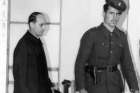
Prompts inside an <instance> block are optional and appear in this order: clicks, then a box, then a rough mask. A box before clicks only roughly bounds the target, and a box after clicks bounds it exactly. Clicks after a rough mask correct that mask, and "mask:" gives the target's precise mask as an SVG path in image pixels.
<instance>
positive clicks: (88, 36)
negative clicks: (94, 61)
mask: <svg viewBox="0 0 140 93" xmlns="http://www.w3.org/2000/svg"><path fill="white" fill-rule="evenodd" d="M92 43H93V36H92V33H91V31H90V32H89V31H87V32H86V33H85V34H84V35H83V37H82V39H81V42H80V47H79V51H78V55H77V59H76V63H75V84H76V91H79V90H80V89H85V63H86V62H87V60H88V58H89V55H90V51H91V49H92Z"/></svg>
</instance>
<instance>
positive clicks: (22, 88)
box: [13, 12, 52, 93]
mask: <svg viewBox="0 0 140 93" xmlns="http://www.w3.org/2000/svg"><path fill="white" fill-rule="evenodd" d="M46 23H47V19H46V17H45V15H44V14H43V13H40V12H33V13H32V14H31V15H30V16H29V19H28V25H29V31H27V32H26V34H25V35H24V36H23V37H22V38H21V39H20V40H19V42H18V44H17V46H16V48H15V50H14V58H13V76H14V93H52V90H51V87H52V83H51V80H50V78H49V76H48V69H47V62H46V57H45V53H44V50H43V45H42V42H41V40H40V37H41V36H42V35H43V32H44V31H45V29H46Z"/></svg>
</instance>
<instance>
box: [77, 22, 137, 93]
mask: <svg viewBox="0 0 140 93" xmlns="http://www.w3.org/2000/svg"><path fill="white" fill-rule="evenodd" d="M85 64H89V65H92V66H97V67H104V66H113V65H118V64H120V66H121V72H122V74H123V77H124V79H126V81H127V83H128V86H129V88H130V89H135V90H138V83H137V78H136V75H135V71H134V67H133V63H132V59H131V54H130V51H129V46H128V42H127V37H126V35H125V33H124V32H122V31H120V30H119V29H118V28H117V27H115V29H114V31H113V32H110V31H109V30H108V29H107V28H106V27H105V26H104V25H103V23H102V24H101V25H100V26H98V27H94V28H91V29H89V30H88V31H87V32H85V33H84V35H83V37H82V39H81V43H80V48H79V52H78V55H77V59H76V63H75V80H76V89H77V90H80V89H82V88H85V89H86V90H87V91H88V93H122V91H123V90H124V86H123V80H122V75H121V73H120V70H118V71H116V72H97V73H96V77H97V79H96V81H97V84H94V80H93V78H92V77H91V76H90V75H89V74H88V73H86V72H85Z"/></svg>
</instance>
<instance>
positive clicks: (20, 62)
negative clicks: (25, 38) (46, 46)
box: [13, 44, 30, 93]
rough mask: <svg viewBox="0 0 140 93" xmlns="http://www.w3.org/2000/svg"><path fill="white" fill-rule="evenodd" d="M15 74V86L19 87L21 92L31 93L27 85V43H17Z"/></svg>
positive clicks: (14, 63)
mask: <svg viewBox="0 0 140 93" xmlns="http://www.w3.org/2000/svg"><path fill="white" fill-rule="evenodd" d="M13 59H14V60H13V75H14V81H15V88H19V89H17V90H20V93H30V92H29V89H28V88H27V85H26V82H27V81H26V75H27V73H26V72H27V65H26V64H27V47H26V46H25V45H23V44H22V45H21V44H19V45H17V47H16V48H15V51H14V58H13Z"/></svg>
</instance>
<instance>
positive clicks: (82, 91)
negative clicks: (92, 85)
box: [80, 89, 88, 93]
mask: <svg viewBox="0 0 140 93" xmlns="http://www.w3.org/2000/svg"><path fill="white" fill-rule="evenodd" d="M80 93H88V92H87V91H86V90H85V89H81V90H80Z"/></svg>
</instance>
